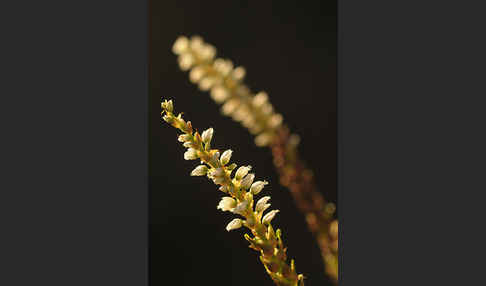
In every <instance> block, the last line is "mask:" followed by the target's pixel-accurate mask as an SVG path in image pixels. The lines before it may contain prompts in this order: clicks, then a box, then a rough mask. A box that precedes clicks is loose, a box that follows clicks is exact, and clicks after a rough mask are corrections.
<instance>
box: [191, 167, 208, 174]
mask: <svg viewBox="0 0 486 286" xmlns="http://www.w3.org/2000/svg"><path fill="white" fill-rule="evenodd" d="M207 172H208V167H206V166H205V165H199V166H197V167H196V168H195V169H194V170H192V172H191V176H204V175H206V174H207Z"/></svg>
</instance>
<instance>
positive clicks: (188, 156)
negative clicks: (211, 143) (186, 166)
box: [184, 148, 197, 160]
mask: <svg viewBox="0 0 486 286" xmlns="http://www.w3.org/2000/svg"><path fill="white" fill-rule="evenodd" d="M184 159H185V160H194V159H197V151H196V149H194V148H189V149H187V151H186V152H185V153H184Z"/></svg>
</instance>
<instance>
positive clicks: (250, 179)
mask: <svg viewBox="0 0 486 286" xmlns="http://www.w3.org/2000/svg"><path fill="white" fill-rule="evenodd" d="M254 179H255V174H248V175H246V176H245V177H244V178H243V180H241V184H240V186H241V187H242V188H243V189H245V190H246V189H249V188H250V186H251V184H252V183H253V180H254Z"/></svg>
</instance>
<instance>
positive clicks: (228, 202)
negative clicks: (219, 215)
mask: <svg viewBox="0 0 486 286" xmlns="http://www.w3.org/2000/svg"><path fill="white" fill-rule="evenodd" d="M235 207H236V200H235V199H233V198H232V197H223V198H221V201H220V202H219V204H218V206H217V207H216V208H217V209H220V210H222V211H224V212H226V211H231V210H233V209H234V208H235Z"/></svg>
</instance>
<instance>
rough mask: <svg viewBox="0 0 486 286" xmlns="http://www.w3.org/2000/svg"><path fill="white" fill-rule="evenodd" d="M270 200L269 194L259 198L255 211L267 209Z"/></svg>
mask: <svg viewBox="0 0 486 286" xmlns="http://www.w3.org/2000/svg"><path fill="white" fill-rule="evenodd" d="M269 200H270V197H269V196H265V197H263V198H261V199H259V200H258V202H257V203H256V206H255V211H257V212H263V211H265V210H266V209H267V208H268V207H269V206H270V204H267V202H268V201H269Z"/></svg>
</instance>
